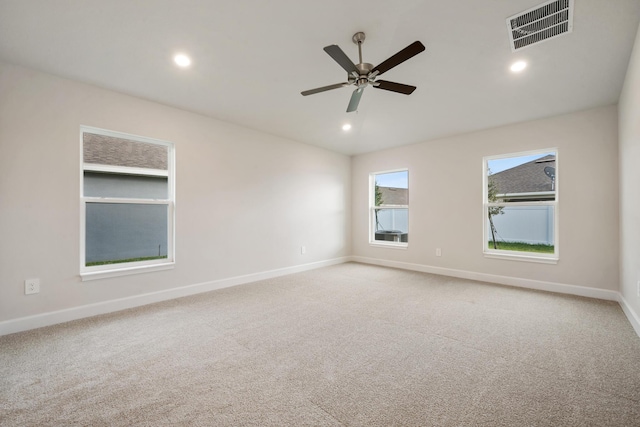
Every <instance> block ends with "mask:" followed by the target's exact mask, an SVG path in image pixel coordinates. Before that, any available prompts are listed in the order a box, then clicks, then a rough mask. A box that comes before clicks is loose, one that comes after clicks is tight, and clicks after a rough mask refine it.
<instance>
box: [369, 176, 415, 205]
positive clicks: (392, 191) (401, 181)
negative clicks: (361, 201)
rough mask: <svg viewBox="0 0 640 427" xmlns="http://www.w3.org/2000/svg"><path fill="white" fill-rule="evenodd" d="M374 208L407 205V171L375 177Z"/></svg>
mask: <svg viewBox="0 0 640 427" xmlns="http://www.w3.org/2000/svg"><path fill="white" fill-rule="evenodd" d="M375 183H376V184H375V196H376V198H375V206H384V205H408V204H409V171H401V172H390V173H380V174H376V175H375Z"/></svg>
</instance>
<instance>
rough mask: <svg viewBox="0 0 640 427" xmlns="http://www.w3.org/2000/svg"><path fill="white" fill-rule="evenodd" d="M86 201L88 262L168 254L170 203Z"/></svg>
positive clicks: (92, 263)
mask: <svg viewBox="0 0 640 427" xmlns="http://www.w3.org/2000/svg"><path fill="white" fill-rule="evenodd" d="M86 205H87V211H86V265H87V266H91V265H98V264H115V263H122V262H133V261H141V260H144V259H158V258H167V223H168V222H167V221H168V206H167V205H146V204H118V203H87V204H86Z"/></svg>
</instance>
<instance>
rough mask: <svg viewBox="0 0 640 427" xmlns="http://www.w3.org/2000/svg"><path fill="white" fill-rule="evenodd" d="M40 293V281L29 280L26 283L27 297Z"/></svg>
mask: <svg viewBox="0 0 640 427" xmlns="http://www.w3.org/2000/svg"><path fill="white" fill-rule="evenodd" d="M38 292H40V279H27V280H25V281H24V293H25V295H31V294H37V293H38Z"/></svg>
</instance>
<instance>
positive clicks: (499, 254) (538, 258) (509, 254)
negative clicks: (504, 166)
mask: <svg viewBox="0 0 640 427" xmlns="http://www.w3.org/2000/svg"><path fill="white" fill-rule="evenodd" d="M551 152H553V153H555V155H556V161H555V162H556V175H555V181H554V185H555V189H554V192H555V197H554V200H545V201H537V202H496V203H489V202H488V198H489V176H488V163H489V161H491V160H499V159H506V158H511V157H524V156H531V155H538V154H545V153H551ZM558 165H559V153H558V149H557V148H547V149H542V150H533V151H524V152H518V153H508V154H500V155H495V156H485V157H483V158H482V189H483V190H482V205H483V209H482V241H483V244H482V252H483V254H484V256H485V258H496V259H506V260H513V261H528V262H537V263H543V264H557V263H558V260H559V259H560V245H559V240H560V239H559V236H560V233H559V227H558V224H559V220H558V218H559V217H560V213H559V200H560V198H559V195H560V191H559V188H560V185H559V184H558V182H559V174H558V171H559V170H560V168H559V167H558ZM538 194H539V193H538ZM501 206H510V207H518V206H552V207H553V223H554V224H553V248H554V253H553V254H544V253H534V252H522V251H508V250H496V249H491V248H489V247H488V246H487V242H488V241H489V239H490V237H489V233H488V231H487V228H488V227H487V218H488V216H489V208H490V207H501Z"/></svg>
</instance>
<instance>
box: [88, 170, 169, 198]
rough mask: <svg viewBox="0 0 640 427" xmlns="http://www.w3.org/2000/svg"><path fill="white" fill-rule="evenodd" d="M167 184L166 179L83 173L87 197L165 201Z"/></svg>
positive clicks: (167, 191)
mask: <svg viewBox="0 0 640 427" xmlns="http://www.w3.org/2000/svg"><path fill="white" fill-rule="evenodd" d="M167 182H168V180H167V177H155V176H135V175H121V174H108V173H98V172H85V173H84V195H85V196H87V197H122V198H130V199H132V198H135V199H167V198H168V194H169V190H168V188H169V186H168V184H167Z"/></svg>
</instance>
